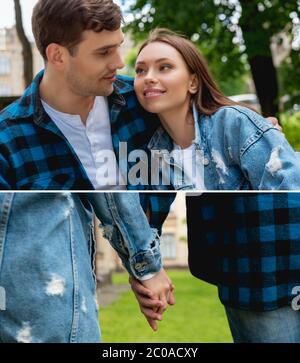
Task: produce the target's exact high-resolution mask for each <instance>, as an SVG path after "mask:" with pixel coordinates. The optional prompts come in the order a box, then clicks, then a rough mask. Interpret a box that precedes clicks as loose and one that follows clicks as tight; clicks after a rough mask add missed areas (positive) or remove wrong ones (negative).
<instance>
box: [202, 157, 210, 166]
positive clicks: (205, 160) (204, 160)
mask: <svg viewBox="0 0 300 363" xmlns="http://www.w3.org/2000/svg"><path fill="white" fill-rule="evenodd" d="M208 164H209V160H208V159H207V158H204V159H203V165H205V166H206V165H208Z"/></svg>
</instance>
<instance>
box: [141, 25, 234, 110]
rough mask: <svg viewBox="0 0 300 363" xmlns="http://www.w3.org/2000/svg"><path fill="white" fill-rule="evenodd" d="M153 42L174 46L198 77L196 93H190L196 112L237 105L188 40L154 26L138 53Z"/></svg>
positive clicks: (191, 71)
mask: <svg viewBox="0 0 300 363" xmlns="http://www.w3.org/2000/svg"><path fill="white" fill-rule="evenodd" d="M154 42H161V43H166V44H168V45H170V46H172V47H173V48H175V49H176V50H177V51H178V52H179V53H180V54H181V56H182V58H183V59H184V61H185V63H186V65H187V67H188V69H189V72H190V73H191V74H195V75H196V76H197V77H198V81H199V89H198V92H197V93H196V94H194V95H192V102H193V103H195V105H196V107H197V109H198V112H200V113H201V114H205V115H212V114H213V113H215V112H216V111H217V110H218V109H219V108H220V107H223V106H233V105H238V103H236V102H234V101H232V100H230V99H229V98H227V97H226V96H225V95H224V94H223V93H222V91H221V90H220V89H219V88H218V86H217V85H216V82H215V81H214V79H213V77H212V75H211V74H210V71H209V69H208V66H207V63H206V60H205V59H204V57H203V56H202V55H201V54H200V52H199V51H198V49H197V48H196V46H195V45H194V44H193V43H192V42H191V41H190V40H188V39H187V38H185V37H184V36H182V35H180V34H178V33H175V32H173V31H171V30H169V29H164V28H156V29H154V30H153V31H152V32H151V33H150V34H149V37H148V39H147V40H146V41H145V42H144V43H143V44H142V45H141V47H140V50H139V52H138V54H140V52H141V51H142V50H143V49H144V48H145V47H146V46H147V45H148V44H151V43H154Z"/></svg>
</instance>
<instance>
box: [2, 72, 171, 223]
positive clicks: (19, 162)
mask: <svg viewBox="0 0 300 363" xmlns="http://www.w3.org/2000/svg"><path fill="white" fill-rule="evenodd" d="M43 74H44V72H43V71H42V72H40V73H39V74H38V75H37V77H36V78H35V79H34V81H33V82H32V84H31V85H30V86H29V87H28V88H27V89H26V91H25V93H24V95H23V96H22V97H21V98H20V99H19V100H17V101H16V102H14V103H13V104H11V105H10V106H8V107H7V108H6V109H5V110H3V111H2V112H1V113H0V189H1V190H93V189H94V188H93V185H92V184H91V182H90V180H89V178H88V176H87V174H86V172H85V170H84V168H83V166H82V164H81V162H80V160H79V158H78V157H77V155H76V153H75V152H74V150H73V148H72V146H71V145H70V143H69V142H68V140H67V139H66V138H65V136H64V135H63V134H62V133H61V131H60V130H59V129H58V127H57V126H56V125H55V123H54V122H53V121H52V120H51V119H50V117H49V116H48V114H47V113H46V112H45V110H44V108H43V106H42V104H41V100H40V96H39V84H40V82H41V80H42V78H43ZM114 88H115V90H114V92H113V94H112V95H111V96H110V97H109V98H108V101H109V108H110V118H111V130H112V139H113V146H114V149H115V152H116V155H117V160H118V161H119V158H118V151H119V143H120V142H127V148H128V152H130V151H131V150H133V149H136V148H140V149H146V145H147V144H148V142H149V140H150V138H151V136H152V135H153V133H154V131H155V130H156V128H157V125H158V120H157V118H156V117H155V116H153V115H151V114H148V113H146V112H145V111H144V110H143V109H142V107H141V106H140V105H139V103H138V101H137V98H136V96H135V93H134V89H133V79H132V78H129V77H122V76H120V77H119V78H118V80H117V81H116V83H115V87H114ZM58 97H59V95H58ZM145 118H147V120H146V121H145ZM128 189H131V190H135V189H139V188H138V187H136V186H131V185H129V186H128ZM143 190H145V188H143ZM141 200H142V204H143V207H144V208H149V207H150V209H151V224H152V226H154V227H156V228H158V229H160V228H161V225H162V222H163V221H164V219H165V217H166V215H167V213H168V210H169V207H170V203H171V201H172V200H173V196H172V195H169V197H168V195H165V196H164V197H160V196H159V195H158V194H155V193H153V194H151V195H146V196H143V195H141Z"/></svg>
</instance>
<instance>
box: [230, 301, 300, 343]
mask: <svg viewBox="0 0 300 363" xmlns="http://www.w3.org/2000/svg"><path fill="white" fill-rule="evenodd" d="M225 310H226V314H227V318H228V322H229V326H230V329H231V334H232V337H233V340H234V342H235V343H300V311H295V310H293V309H292V308H291V307H290V306H287V307H283V308H279V309H276V310H272V311H265V312H256V311H249V310H239V309H233V308H230V307H228V306H226V307H225Z"/></svg>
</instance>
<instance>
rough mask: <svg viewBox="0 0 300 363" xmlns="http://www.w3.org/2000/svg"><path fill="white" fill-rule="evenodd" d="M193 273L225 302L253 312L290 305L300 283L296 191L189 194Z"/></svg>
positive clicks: (299, 220)
mask: <svg viewBox="0 0 300 363" xmlns="http://www.w3.org/2000/svg"><path fill="white" fill-rule="evenodd" d="M187 221H188V240H189V264H190V269H191V271H192V273H193V274H194V275H195V276H196V277H198V278H201V279H203V280H206V281H208V282H210V283H213V284H215V285H217V286H218V290H219V296H220V299H221V301H222V303H223V304H225V305H228V306H231V307H234V308H238V309H246V310H248V309H250V310H257V311H267V310H273V309H276V308H279V307H283V306H286V305H288V304H290V303H291V300H292V299H293V297H295V296H294V295H293V294H292V289H293V287H295V286H300V193H263V194H259V193H251V194H246V193H242V194H235V193H234V194H232V193H222V194H217V193H213V194H210V193H207V194H204V195H202V196H200V197H187Z"/></svg>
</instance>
